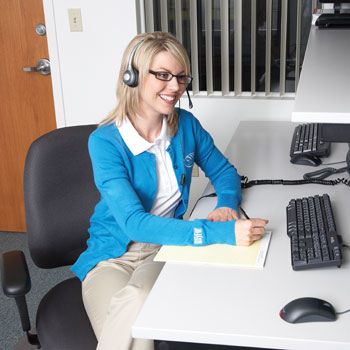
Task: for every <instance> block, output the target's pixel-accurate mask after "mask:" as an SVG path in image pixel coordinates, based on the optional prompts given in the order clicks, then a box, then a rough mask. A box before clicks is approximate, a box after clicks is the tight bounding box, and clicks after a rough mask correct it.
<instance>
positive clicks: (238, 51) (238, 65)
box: [234, 0, 242, 95]
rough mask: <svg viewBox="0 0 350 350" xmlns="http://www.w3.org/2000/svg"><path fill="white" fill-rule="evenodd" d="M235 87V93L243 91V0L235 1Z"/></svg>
mask: <svg viewBox="0 0 350 350" xmlns="http://www.w3.org/2000/svg"><path fill="white" fill-rule="evenodd" d="M234 28H235V29H234V51H235V53H234V58H235V60H234V72H235V75H234V89H235V95H239V94H240V93H241V92H242V0H235V2H234Z"/></svg>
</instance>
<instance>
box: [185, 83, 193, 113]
mask: <svg viewBox="0 0 350 350" xmlns="http://www.w3.org/2000/svg"><path fill="white" fill-rule="evenodd" d="M186 93H187V97H188V107H189V108H190V109H191V108H192V107H193V103H192V101H191V97H190V93H189V92H188V88H186Z"/></svg>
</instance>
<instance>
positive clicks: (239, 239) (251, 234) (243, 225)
mask: <svg viewBox="0 0 350 350" xmlns="http://www.w3.org/2000/svg"><path fill="white" fill-rule="evenodd" d="M268 222H269V221H268V220H265V219H249V220H246V219H238V220H236V223H235V236H236V244H237V245H242V246H249V245H251V244H252V243H254V242H255V241H257V240H259V239H260V238H261V237H262V236H263V235H264V233H265V226H266V225H267V223H268Z"/></svg>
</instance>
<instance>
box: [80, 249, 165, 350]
mask: <svg viewBox="0 0 350 350" xmlns="http://www.w3.org/2000/svg"><path fill="white" fill-rule="evenodd" d="M159 247H160V246H159V245H155V244H146V243H132V244H131V245H130V246H129V249H128V251H127V252H126V253H125V254H124V255H123V256H121V257H119V258H116V259H108V260H106V261H101V262H100V263H99V264H97V265H96V267H95V268H94V269H92V270H91V271H90V272H89V273H88V274H87V276H86V278H85V279H84V281H83V283H82V294H83V302H84V306H85V309H86V312H87V314H88V316H89V319H90V321H91V325H92V328H93V330H94V332H95V335H96V338H97V340H98V346H97V349H98V350H109V349H113V350H153V348H154V346H153V340H147V339H133V338H132V336H131V327H132V325H133V323H134V322H135V320H136V317H137V315H138V313H139V311H140V308H141V306H142V305H143V303H144V301H145V299H146V297H147V295H148V293H149V292H150V290H151V288H152V286H153V284H154V282H155V281H156V279H157V277H158V275H159V273H160V271H161V269H162V267H163V265H164V264H163V263H160V262H154V261H153V258H154V256H155V255H156V253H157V252H158V250H159Z"/></svg>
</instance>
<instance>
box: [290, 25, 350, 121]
mask: <svg viewBox="0 0 350 350" xmlns="http://www.w3.org/2000/svg"><path fill="white" fill-rule="evenodd" d="M349 62H350V30H349V29H331V30H322V29H318V28H317V27H312V28H311V31H310V35H309V40H308V43H307V48H306V52H305V58H304V62H303V68H302V71H301V76H300V81H299V83H298V89H297V94H296V98H295V106H294V110H293V113H292V121H294V122H304V123H305V122H316V123H319V122H325V123H349V120H350V99H349V96H350V63H349Z"/></svg>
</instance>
